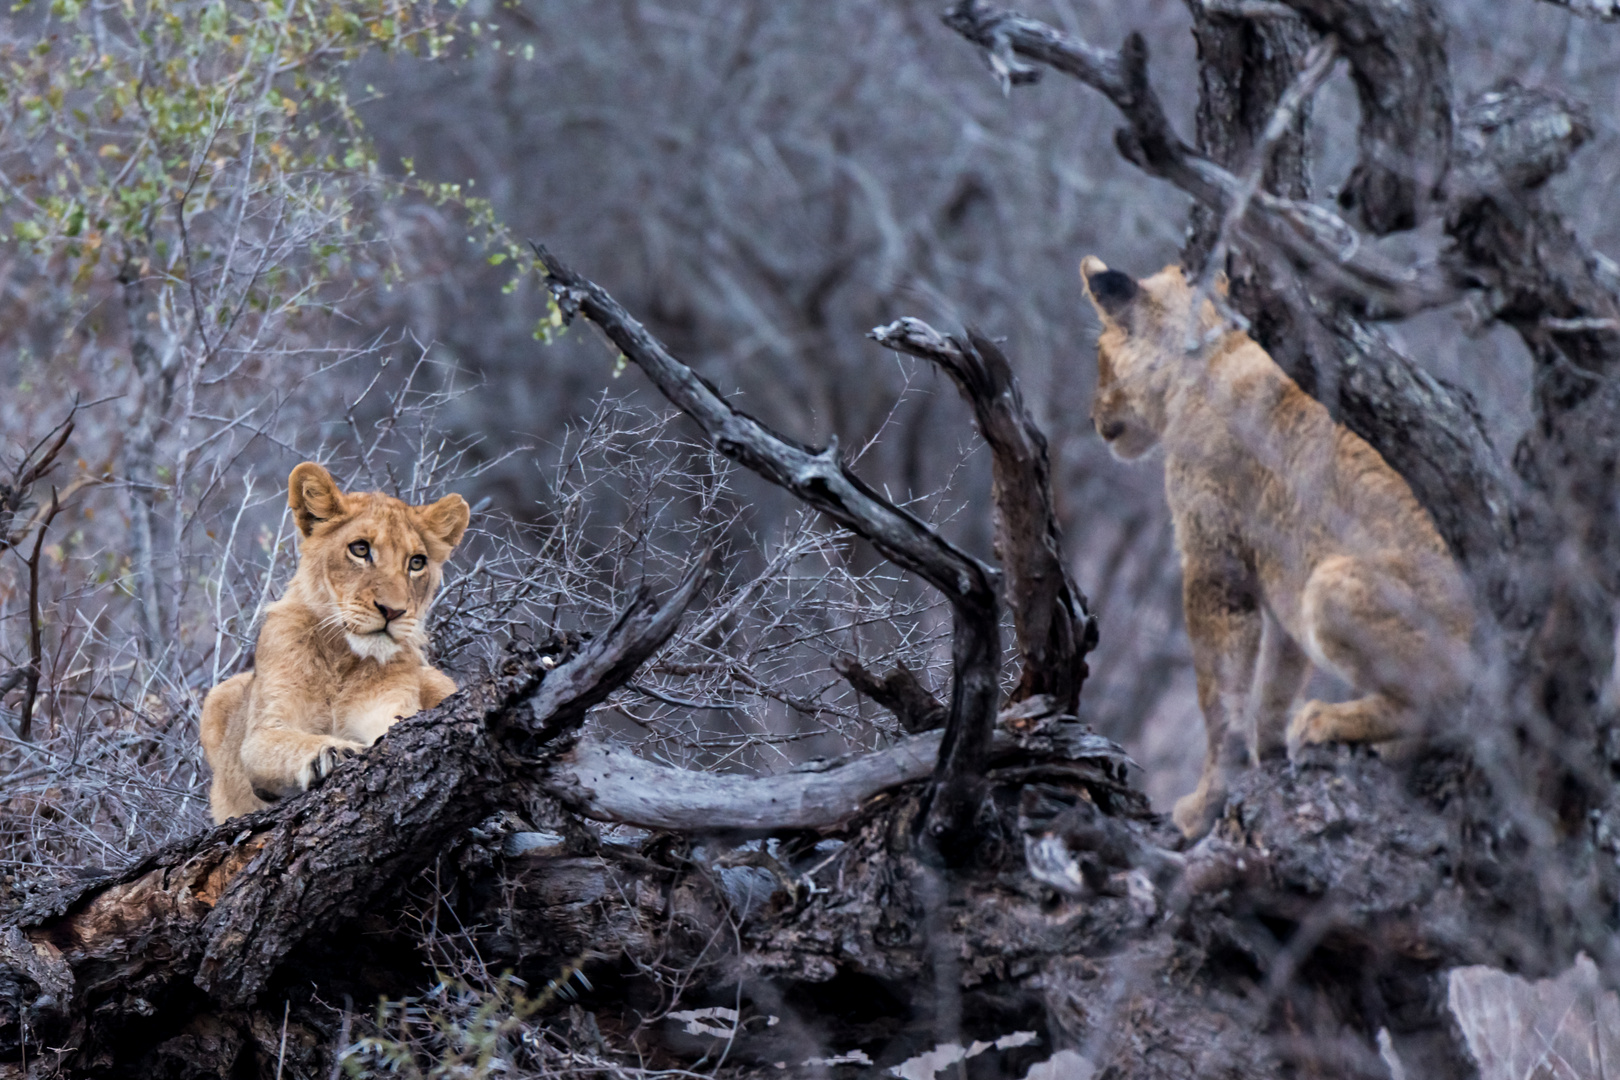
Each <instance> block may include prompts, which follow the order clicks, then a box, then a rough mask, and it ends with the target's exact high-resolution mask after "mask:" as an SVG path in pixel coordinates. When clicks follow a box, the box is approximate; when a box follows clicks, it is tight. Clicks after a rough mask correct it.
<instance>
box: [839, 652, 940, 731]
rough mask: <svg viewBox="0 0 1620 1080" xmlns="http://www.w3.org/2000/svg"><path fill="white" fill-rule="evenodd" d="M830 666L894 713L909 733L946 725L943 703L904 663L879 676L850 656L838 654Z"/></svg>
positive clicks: (860, 691) (858, 689) (859, 689)
mask: <svg viewBox="0 0 1620 1080" xmlns="http://www.w3.org/2000/svg"><path fill="white" fill-rule="evenodd" d="M832 666H833V670H834V671H836V672H838V674H840V675H842V676H843V677H844V678H845V679H847V680H848V681H849V684H850V685H851V686H853V687H854V688H855V689H856V691H857V692H858V693H861V694H864V695H866V696H867V697H869V698H871V699H872V700H873V701H875V702H877V703H878V704H879V705H881V706H883V707H884V708H885V709H888V710H889V711H890V712H891V713H893V714H894V718H895V719H896V720H898V721H900V726H901V727H902V728H904V729H905V730H906V731H907V732H908V733H909V734H912V735H917V734H920V733H921V732H924V731H932V730H934V729H935V728H939V727H944V726H945V716H946V711H945V706H943V705H941V704H940V703H939V702H938V701H937V700H935V698H934V695H933V694H931V693H929V691H928V688H927V687H926V686H924V685H923V684H922V682H921V680H919V679H918V678H917V676H916V675H915V674H914V673H913V672H912V671H911V669H910V668H908V667H906V666H905V665H904V664H902V665H900V666H899V667H896V668H895V669H894V670H893V671H891V672H889V673H888V674H887V675H885V676H883V677H882V678H878V676H876V675H874V674H873V673H872V672H870V671H868V670H867V669H866V668H865V667H863V666H862V665H861V663H860V661H858V660H856V659H855V658H854V657H853V656H841V657H837V658H835V659H834V660H833V662H832Z"/></svg>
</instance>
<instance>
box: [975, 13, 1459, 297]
mask: <svg viewBox="0 0 1620 1080" xmlns="http://www.w3.org/2000/svg"><path fill="white" fill-rule="evenodd" d="M945 23H946V25H948V26H949V27H951V29H953V30H955V31H956V32H957V33H959V34H961V35H962V36H963V37H965V38H967V39H968V40H969V41H972V42H974V43H975V44H977V45H980V46H981V47H983V48H985V49H987V50H989V51H990V54H991V56H992V57H998V58H1000V63H1001V65H1002V66H1004V67H1007V68H1008V69H1009V70H1014V71H1017V72H1020V73H1025V78H1024V79H1023V81H1030V78H1029V76H1030V75H1032V74H1033V73H1035V72H1037V71H1038V69H1034V68H1030V67H1028V65H1025V64H1023V63H1022V62H1021V61H1019V60H1018V59H1017V57H1025V58H1027V59H1030V60H1034V61H1036V62H1038V63H1042V64H1046V65H1049V66H1051V67H1053V68H1055V69H1056V70H1058V71H1061V72H1063V73H1064V74H1066V75H1071V76H1073V77H1074V78H1076V79H1079V80H1080V81H1081V82H1083V83H1085V84H1086V85H1088V86H1090V87H1092V88H1093V89H1095V90H1098V91H1099V92H1101V93H1102V94H1103V95H1104V96H1105V97H1107V98H1108V99H1109V100H1110V101H1112V102H1113V103H1114V105H1115V106H1116V107H1117V108H1118V109H1119V110H1120V112H1121V113H1122V114H1124V117H1125V119H1126V122H1127V123H1128V124H1129V125H1130V126H1129V127H1128V128H1124V129H1122V130H1121V131H1120V132H1119V133H1118V134H1117V135H1116V138H1115V141H1116V143H1117V144H1118V147H1119V151H1120V153H1121V154H1123V155H1124V156H1125V158H1126V159H1127V160H1129V161H1131V162H1132V163H1133V164H1135V165H1137V166H1138V167H1139V168H1141V169H1143V170H1144V171H1145V172H1148V173H1150V174H1151V175H1154V176H1158V177H1160V178H1161V179H1164V180H1168V181H1169V182H1171V183H1172V184H1174V185H1176V187H1178V188H1180V189H1181V190H1183V191H1185V192H1186V193H1187V194H1189V195H1191V196H1192V197H1193V198H1194V199H1197V200H1198V201H1199V202H1201V203H1203V204H1205V205H1207V206H1209V207H1212V208H1214V209H1216V210H1218V211H1221V212H1223V213H1224V212H1225V211H1226V210H1228V209H1229V208H1230V207H1231V206H1232V205H1233V204H1234V203H1235V202H1236V201H1237V200H1238V199H1239V198H1241V196H1242V192H1243V182H1242V181H1241V180H1240V179H1239V178H1238V177H1237V176H1235V175H1234V174H1233V173H1232V172H1230V171H1229V170H1227V169H1225V168H1223V167H1222V166H1220V165H1218V164H1216V163H1215V162H1213V161H1211V160H1209V158H1207V157H1205V156H1204V155H1202V154H1200V153H1198V151H1196V150H1194V149H1193V148H1192V147H1190V146H1188V145H1187V144H1186V143H1185V142H1183V141H1182V139H1181V137H1180V136H1179V135H1177V134H1176V133H1175V130H1174V128H1173V127H1172V125H1171V123H1170V120H1169V117H1168V116H1166V115H1165V112H1164V106H1163V105H1162V104H1161V103H1160V102H1159V99H1158V95H1157V94H1155V93H1154V91H1153V87H1152V84H1151V83H1150V82H1149V81H1148V72H1147V63H1148V50H1147V43H1146V41H1144V40H1143V39H1142V37H1141V35H1139V34H1132V35H1131V36H1130V37H1128V38H1126V39H1125V43H1124V45H1123V46H1121V48H1120V50H1119V51H1118V52H1117V53H1110V52H1108V51H1107V50H1105V49H1101V48H1099V47H1097V46H1095V45H1092V44H1090V43H1088V42H1085V41H1082V40H1080V39H1078V38H1075V37H1072V36H1070V35H1068V34H1065V33H1062V32H1061V31H1059V30H1057V29H1056V28H1054V27H1052V26H1049V25H1047V24H1046V23H1043V22H1041V21H1039V20H1037V19H1031V18H1028V17H1026V16H1023V15H1018V14H1015V13H1012V12H1009V11H1006V10H1004V9H1001V8H997V7H996V6H994V5H993V4H990V3H988V2H987V0H962V2H961V3H958V4H957V5H956V6H955V7H953V8H951V9H950V10H949V11H948V12H947V13H946V15H945ZM1379 175H1380V176H1382V175H1383V174H1381V173H1380V174H1379ZM1246 222H1247V229H1246V231H1247V232H1248V233H1249V234H1250V235H1251V236H1252V237H1253V239H1255V240H1256V241H1258V242H1260V243H1263V244H1265V245H1267V246H1269V247H1271V248H1273V249H1274V250H1276V251H1277V252H1279V253H1281V254H1282V255H1283V256H1284V257H1286V258H1287V259H1288V260H1290V261H1291V262H1294V263H1297V264H1298V265H1299V266H1300V267H1301V268H1303V269H1304V270H1306V271H1307V272H1308V273H1309V274H1310V275H1312V277H1313V282H1314V284H1315V285H1316V286H1317V287H1318V288H1319V289H1320V290H1321V291H1322V292H1324V293H1325V294H1326V295H1328V296H1331V297H1332V298H1333V299H1334V300H1335V301H1336V302H1340V303H1344V304H1347V305H1351V306H1353V307H1354V308H1355V309H1356V310H1358V311H1360V312H1362V313H1364V314H1367V315H1370V316H1373V317H1377V318H1390V317H1398V316H1403V315H1409V314H1413V313H1415V312H1417V311H1421V310H1424V309H1426V308H1430V307H1434V306H1435V305H1437V304H1441V303H1445V302H1447V301H1450V300H1453V299H1455V298H1456V297H1457V295H1458V289H1457V287H1456V285H1455V284H1454V283H1453V282H1452V281H1451V280H1450V279H1449V277H1447V276H1446V275H1445V274H1443V273H1439V272H1437V271H1435V270H1433V269H1430V268H1412V267H1406V266H1401V265H1399V264H1397V263H1395V262H1393V261H1392V260H1390V259H1388V258H1386V257H1385V256H1383V255H1382V254H1381V253H1379V252H1378V250H1377V249H1376V248H1375V247H1374V246H1373V245H1372V244H1371V243H1369V242H1368V241H1367V240H1366V239H1365V238H1364V237H1362V236H1361V235H1360V234H1359V233H1358V232H1357V230H1356V229H1354V228H1353V227H1352V226H1350V225H1349V224H1348V223H1347V222H1345V221H1344V220H1343V219H1342V218H1340V217H1338V216H1337V215H1336V214H1334V213H1332V212H1331V211H1328V210H1327V209H1325V208H1323V207H1320V206H1316V205H1314V204H1312V203H1309V202H1304V201H1300V200H1295V199H1285V198H1281V197H1279V196H1276V195H1272V194H1270V193H1268V192H1264V191H1262V192H1259V193H1258V194H1257V195H1256V196H1255V197H1254V205H1253V207H1252V209H1251V210H1250V212H1249V213H1248V214H1247V215H1246Z"/></svg>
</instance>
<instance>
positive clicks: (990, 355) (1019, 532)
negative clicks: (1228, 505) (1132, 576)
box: [867, 318, 1097, 715]
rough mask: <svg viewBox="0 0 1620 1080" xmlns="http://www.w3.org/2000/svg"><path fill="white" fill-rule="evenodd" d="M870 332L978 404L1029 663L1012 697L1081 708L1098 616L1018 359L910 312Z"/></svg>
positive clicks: (1009, 591) (1017, 624)
mask: <svg viewBox="0 0 1620 1080" xmlns="http://www.w3.org/2000/svg"><path fill="white" fill-rule="evenodd" d="M867 336H868V337H870V338H872V340H874V341H876V342H878V343H879V344H880V345H883V346H885V347H886V348H890V349H894V350H895V351H897V352H903V353H906V354H908V355H910V356H916V357H919V358H921V359H923V360H927V361H930V362H931V363H934V364H937V365H938V366H939V367H941V368H943V369H944V370H945V372H946V373H947V374H948V375H950V377H951V381H953V382H954V383H956V388H957V389H958V390H959V391H961V394H962V397H963V399H964V400H966V401H967V403H968V404H969V405H970V406H972V408H973V416H974V420H975V422H976V423H977V425H978V428H979V434H980V435H981V436H982V437H983V438H984V441H985V442H986V443H988V444H989V446H990V453H991V470H992V474H993V478H994V479H993V484H994V496H995V499H994V501H995V506H996V553H997V555H998V556H999V557H1000V559H1001V562H1002V565H1003V566H1004V567H1005V568H1006V574H1007V581H1006V593H1005V595H1006V600H1007V604H1008V606H1009V607H1010V608H1011V609H1012V614H1013V625H1014V630H1015V634H1016V636H1017V642H1018V655H1019V659H1020V661H1021V662H1022V664H1023V672H1022V675H1021V677H1020V679H1019V681H1018V687H1017V689H1016V690H1014V691H1013V694H1012V697H1011V700H1012V701H1023V700H1024V699H1026V698H1031V697H1034V696H1036V695H1041V694H1044V695H1047V696H1049V697H1051V698H1052V699H1053V700H1054V701H1055V703H1056V705H1057V710H1058V711H1059V712H1062V713H1067V714H1070V715H1072V714H1074V713H1075V711H1076V709H1077V708H1078V707H1079V701H1080V688H1081V687H1082V685H1084V683H1085V680H1086V675H1087V669H1086V654H1087V653H1088V652H1090V651H1091V649H1092V648H1093V647H1095V646H1096V644H1097V617H1096V616H1095V615H1093V614H1092V613H1091V611H1090V608H1089V606H1088V604H1087V601H1086V596H1085V594H1084V593H1082V592H1081V591H1080V589H1079V588H1078V587H1077V586H1076V585H1075V583H1074V579H1073V578H1072V577H1071V576H1070V574H1069V571H1068V567H1067V565H1066V564H1065V562H1064V558H1063V536H1062V530H1061V529H1060V528H1059V527H1058V521H1057V512H1056V509H1055V508H1054V501H1053V498H1052V466H1051V461H1050V459H1049V458H1048V456H1047V448H1046V436H1045V435H1043V434H1042V433H1041V430H1040V428H1039V427H1037V426H1036V424H1035V419H1034V417H1032V416H1030V414H1029V409H1028V408H1026V407H1025V405H1024V395H1023V391H1022V390H1021V389H1020V388H1019V385H1018V380H1017V379H1016V378H1014V377H1013V373H1012V365H1011V364H1010V363H1009V362H1008V360H1007V357H1006V355H1005V354H1004V353H1003V352H1002V351H1001V349H1000V347H999V346H997V345H996V343H995V342H993V341H991V340H989V339H988V338H986V337H984V336H983V335H981V334H978V333H976V332H975V331H973V330H971V329H969V330H967V331H966V333H965V335H964V337H965V339H966V340H963V339H960V338H956V337H953V336H948V335H945V334H941V333H940V332H939V331H937V330H935V329H934V328H933V327H931V326H929V325H928V324H927V323H925V322H923V321H922V320H920V319H912V318H905V319H900V320H899V321H897V322H893V323H890V324H889V325H888V326H880V327H878V328H877V329H875V330H873V331H872V332H871V333H870V334H868V335H867Z"/></svg>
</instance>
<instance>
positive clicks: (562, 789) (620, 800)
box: [543, 712, 1130, 835]
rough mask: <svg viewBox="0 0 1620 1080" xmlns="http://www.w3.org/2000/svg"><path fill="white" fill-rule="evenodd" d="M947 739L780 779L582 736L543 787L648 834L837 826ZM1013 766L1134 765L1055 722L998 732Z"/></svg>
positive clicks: (922, 773)
mask: <svg viewBox="0 0 1620 1080" xmlns="http://www.w3.org/2000/svg"><path fill="white" fill-rule="evenodd" d="M1002 715H1003V716H1004V717H1005V716H1007V715H1008V714H1007V713H1006V712H1004V713H1003V714H1002ZM942 738H943V733H942V732H939V731H927V732H923V733H922V734H919V735H912V736H909V737H907V738H904V739H901V740H900V741H898V742H896V743H895V744H894V745H893V746H889V747H885V748H884V749H882V750H876V751H872V752H868V753H859V754H852V755H849V756H847V757H844V758H840V759H838V760H836V761H820V762H814V763H812V764H810V765H804V766H800V767H799V768H797V769H794V770H792V771H790V772H786V773H780V774H777V775H774V776H738V775H735V774H727V773H709V772H697V771H694V770H691V769H676V768H672V767H670V766H668V765H660V764H658V763H656V762H651V761H648V760H646V759H645V758H641V757H637V756H636V755H635V754H633V753H631V752H630V751H629V750H626V749H622V748H619V747H614V746H610V745H608V744H605V743H602V742H598V741H595V740H590V739H585V740H581V741H580V742H579V744H578V745H576V746H575V747H574V748H573V749H572V750H571V751H569V752H568V753H567V754H565V755H563V756H561V757H559V758H557V759H555V760H554V761H553V762H552V763H551V764H549V765H548V766H547V767H546V770H545V774H544V775H545V778H544V780H543V786H544V787H545V788H546V790H547V791H549V792H550V793H551V794H552V795H554V796H556V797H557V798H558V799H560V800H562V801H563V802H564V803H565V804H566V805H568V806H569V807H571V808H572V809H574V810H575V811H577V812H578V813H580V814H583V815H584V816H586V817H589V818H594V819H595V820H597V821H612V822H618V823H620V824H624V825H639V826H641V827H643V828H648V829H670V830H672V831H675V832H682V833H691V834H696V835H703V834H708V833H721V832H725V833H738V834H742V835H764V834H768V833H780V832H786V831H789V830H795V829H834V828H837V827H839V826H843V825H845V824H847V823H849V822H850V821H851V820H852V819H854V818H856V817H857V816H859V815H861V814H862V813H865V812H869V811H870V810H871V809H872V806H873V803H874V801H875V800H877V799H878V798H879V797H880V796H883V795H885V794H888V793H890V792H893V791H894V790H895V789H897V788H900V787H903V786H905V785H907V784H912V783H916V782H917V781H919V780H924V779H926V778H927V777H928V776H929V775H930V774H931V773H932V772H933V771H934V764H935V762H936V761H937V760H938V759H939V747H940V742H941V740H942ZM1013 760H1016V761H1018V762H1019V763H1020V764H1021V765H1023V766H1031V765H1033V764H1035V763H1043V762H1044V763H1047V764H1051V763H1054V762H1061V763H1070V764H1073V765H1076V766H1078V767H1079V768H1081V769H1086V768H1092V769H1096V770H1100V772H1099V773H1098V775H1099V776H1106V777H1114V776H1117V775H1119V773H1120V772H1121V770H1123V768H1124V767H1125V765H1127V764H1128V763H1129V760H1130V759H1129V758H1127V757H1126V756H1125V752H1124V751H1123V750H1122V749H1120V747H1119V746H1118V745H1117V744H1115V743H1114V742H1113V741H1112V740H1109V739H1105V738H1103V737H1102V736H1101V735H1095V734H1093V733H1092V732H1091V731H1090V730H1089V729H1087V728H1086V727H1085V726H1084V725H1081V724H1075V723H1066V724H1049V725H1047V726H1046V727H1045V728H1044V729H1043V731H1042V734H1041V735H1040V736H1039V737H1035V738H1022V737H1020V736H1018V735H1016V734H1014V733H1012V732H1010V731H1007V730H1005V728H1003V727H1001V726H998V728H997V730H996V733H995V737H994V738H993V739H992V740H991V744H990V755H989V758H988V762H987V763H988V764H989V765H992V766H994V765H997V764H1002V763H1006V762H1009V761H1013Z"/></svg>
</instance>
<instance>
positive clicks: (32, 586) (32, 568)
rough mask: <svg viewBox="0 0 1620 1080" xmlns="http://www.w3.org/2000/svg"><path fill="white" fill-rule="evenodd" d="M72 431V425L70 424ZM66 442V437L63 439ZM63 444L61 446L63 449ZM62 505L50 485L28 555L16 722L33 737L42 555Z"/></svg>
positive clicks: (20, 732)
mask: <svg viewBox="0 0 1620 1080" xmlns="http://www.w3.org/2000/svg"><path fill="white" fill-rule="evenodd" d="M70 430H71V427H70ZM64 441H65V440H64ZM60 445H61V444H60V443H59V444H58V447H57V448H58V449H60ZM61 508H62V504H61V503H60V502H59V501H58V500H57V497H56V489H55V488H54V487H53V488H51V507H50V509H49V510H47V511H46V513H45V517H44V518H43V519H42V520H41V521H40V524H39V528H38V530H37V531H36V532H35V533H34V550H33V552H32V553H31V554H30V555H29V556H28V667H26V668H25V669H24V670H23V699H22V707H21V709H20V710H19V713H20V715H19V718H18V721H17V736H18V738H21V739H30V738H32V737H33V731H34V701H35V699H36V698H37V696H38V695H39V677H40V673H41V672H42V670H43V669H44V664H45V651H44V646H43V644H42V640H41V638H42V635H41V631H42V629H43V627H42V623H41V619H40V612H39V557H40V554H41V552H42V550H43V549H44V546H45V530H47V529H49V528H50V527H51V522H52V521H53V520H55V518H56V515H57V512H58V511H59V510H61Z"/></svg>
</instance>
